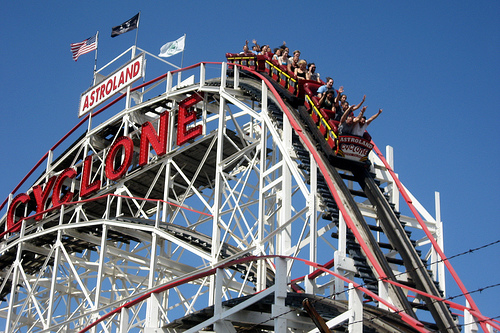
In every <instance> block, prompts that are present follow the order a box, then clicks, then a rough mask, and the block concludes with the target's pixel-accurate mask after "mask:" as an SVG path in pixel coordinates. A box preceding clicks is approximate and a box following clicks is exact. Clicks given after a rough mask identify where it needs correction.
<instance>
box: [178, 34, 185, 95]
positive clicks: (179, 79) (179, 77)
mask: <svg viewBox="0 0 500 333" xmlns="http://www.w3.org/2000/svg"><path fill="white" fill-rule="evenodd" d="M185 49H186V34H184V47H183V48H182V57H181V68H183V64H184V50H185ZM177 85H178V86H180V85H181V71H179V73H178V74H177Z"/></svg>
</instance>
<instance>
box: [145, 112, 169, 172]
mask: <svg viewBox="0 0 500 333" xmlns="http://www.w3.org/2000/svg"><path fill="white" fill-rule="evenodd" d="M168 115H169V113H168V111H165V112H163V113H162V114H161V116H160V125H159V129H158V135H156V132H155V129H154V127H153V125H152V124H151V123H150V122H149V121H148V122H145V123H144V124H142V130H141V149H140V155H139V165H140V166H143V165H146V164H147V163H148V155H149V144H151V146H153V149H154V151H155V152H156V155H158V156H162V155H165V154H166V153H167V134H168Z"/></svg>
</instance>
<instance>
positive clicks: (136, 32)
mask: <svg viewBox="0 0 500 333" xmlns="http://www.w3.org/2000/svg"><path fill="white" fill-rule="evenodd" d="M140 22H141V11H139V18H138V19H137V29H136V31H135V43H134V52H132V58H133V57H135V49H136V48H137V36H138V35H139V23H140Z"/></svg>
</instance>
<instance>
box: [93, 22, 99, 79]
mask: <svg viewBox="0 0 500 333" xmlns="http://www.w3.org/2000/svg"><path fill="white" fill-rule="evenodd" d="M98 47H99V30H97V34H96V35H95V59H94V84H95V74H96V72H97V48H98Z"/></svg>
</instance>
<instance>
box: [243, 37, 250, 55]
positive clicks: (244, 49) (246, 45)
mask: <svg viewBox="0 0 500 333" xmlns="http://www.w3.org/2000/svg"><path fill="white" fill-rule="evenodd" d="M240 54H252V51H250V50H249V49H248V40H247V41H245V45H243V51H242V52H240Z"/></svg>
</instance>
